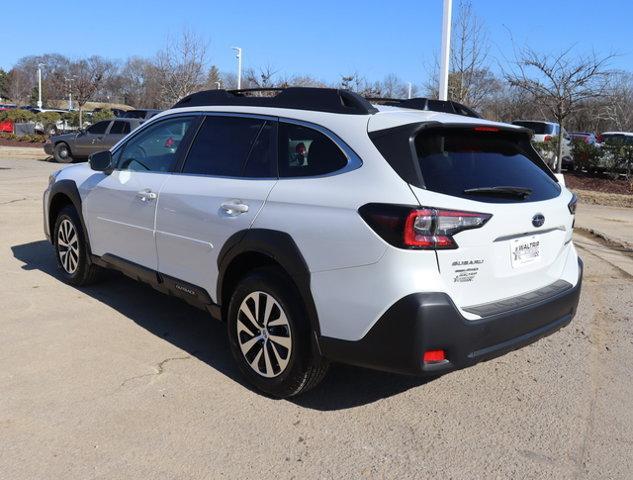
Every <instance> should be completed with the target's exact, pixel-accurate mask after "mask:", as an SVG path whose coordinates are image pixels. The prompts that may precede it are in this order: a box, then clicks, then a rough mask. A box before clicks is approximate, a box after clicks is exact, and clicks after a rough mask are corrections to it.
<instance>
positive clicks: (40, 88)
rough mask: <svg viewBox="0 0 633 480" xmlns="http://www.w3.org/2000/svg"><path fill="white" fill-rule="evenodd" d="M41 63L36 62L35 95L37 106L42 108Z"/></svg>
mask: <svg viewBox="0 0 633 480" xmlns="http://www.w3.org/2000/svg"><path fill="white" fill-rule="evenodd" d="M43 66H44V64H43V63H38V64H37V85H38V97H37V108H42V67H43Z"/></svg>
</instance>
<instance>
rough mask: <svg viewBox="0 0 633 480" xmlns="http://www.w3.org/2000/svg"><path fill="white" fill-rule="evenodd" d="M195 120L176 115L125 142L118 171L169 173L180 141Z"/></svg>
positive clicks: (174, 161)
mask: <svg viewBox="0 0 633 480" xmlns="http://www.w3.org/2000/svg"><path fill="white" fill-rule="evenodd" d="M193 121H194V119H193V118H192V117H179V118H173V119H170V120H164V121H161V122H158V123H157V124H155V125H152V126H150V127H149V128H147V129H145V130H144V131H143V132H141V133H139V134H138V135H136V136H134V137H133V138H132V139H130V141H129V142H128V143H127V144H125V146H124V147H123V151H122V153H121V155H120V157H119V159H118V162H117V165H118V169H119V170H131V171H138V172H168V171H169V170H170V169H171V168H172V167H173V165H174V164H175V163H176V161H177V159H178V155H179V153H180V146H181V142H182V140H183V139H184V137H185V135H186V133H187V131H188V130H189V128H190V126H191V124H192V123H193Z"/></svg>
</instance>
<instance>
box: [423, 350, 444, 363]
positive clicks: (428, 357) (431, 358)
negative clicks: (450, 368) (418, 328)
mask: <svg viewBox="0 0 633 480" xmlns="http://www.w3.org/2000/svg"><path fill="white" fill-rule="evenodd" d="M422 360H423V361H424V363H438V362H443V361H444V360H446V353H445V352H444V350H427V351H426V352H424V356H423V357H422Z"/></svg>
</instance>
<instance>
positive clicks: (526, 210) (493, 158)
mask: <svg viewBox="0 0 633 480" xmlns="http://www.w3.org/2000/svg"><path fill="white" fill-rule="evenodd" d="M372 139H374V143H375V144H376V145H377V146H378V148H379V150H381V153H383V156H385V155H389V154H390V152H388V151H386V150H385V148H384V146H385V145H386V143H385V139H384V138H383V139H382V143H381V139H379V138H377V136H376V135H374V136H373V137H372ZM410 139H411V141H410V142H409V145H411V148H410V151H411V152H412V155H413V156H414V157H415V158H414V162H415V168H416V169H417V173H416V172H413V174H411V172H410V173H409V177H408V178H406V179H407V180H408V181H409V183H410V185H411V188H412V190H413V192H414V194H415V195H416V197H417V199H418V201H419V203H420V206H421V207H424V208H430V209H442V210H449V211H452V212H457V213H459V212H476V213H482V214H489V215H491V216H490V217H489V218H488V219H487V220H486V221H485V223H484V224H483V225H482V226H479V227H477V228H469V229H466V230H464V231H460V232H458V233H456V234H454V235H453V236H452V240H453V241H454V244H453V245H452V246H451V247H450V248H438V249H436V255H437V261H438V268H439V271H440V275H441V277H442V278H443V280H444V283H445V285H446V289H447V293H449V294H450V296H451V298H452V299H453V301H454V302H455V303H456V304H457V306H458V307H460V308H467V307H470V306H474V305H480V304H485V303H488V302H497V301H499V300H503V299H507V298H511V297H515V296H517V295H522V294H525V293H527V292H532V291H536V290H538V289H541V288H542V287H545V286H547V285H551V284H553V283H554V282H556V281H557V280H559V279H560V276H561V273H562V271H563V268H564V266H565V261H566V257H567V254H568V252H569V249H570V245H569V243H570V240H571V230H572V222H573V216H572V214H571V213H570V210H569V208H568V204H569V202H570V200H571V199H572V195H571V193H569V192H568V191H566V190H563V189H561V188H560V186H559V184H558V183H557V181H556V178H555V177H554V175H553V174H552V173H551V171H549V169H548V168H547V167H546V166H545V165H544V163H543V162H542V160H541V159H540V158H539V157H538V155H537V154H536V153H535V152H534V150H533V148H532V147H531V145H530V142H529V135H528V134H527V133H526V132H525V131H519V130H515V129H512V128H507V129H506V128H502V127H500V128H498V127H490V126H472V125H464V124H462V125H460V126H446V125H435V126H424V125H421V126H420V128H418V129H417V130H413V131H412V132H411V136H410ZM381 147H382V148H381ZM391 153H393V152H391ZM390 163H392V162H390ZM392 165H393V163H392ZM394 168H396V169H398V168H399V167H397V165H395V166H394ZM416 175H418V178H415V177H416ZM403 178H404V177H403Z"/></svg>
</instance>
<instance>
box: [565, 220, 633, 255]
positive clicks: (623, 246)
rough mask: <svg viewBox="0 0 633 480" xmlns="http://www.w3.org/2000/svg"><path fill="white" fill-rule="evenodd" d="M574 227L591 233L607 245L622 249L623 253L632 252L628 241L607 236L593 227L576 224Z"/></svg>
mask: <svg viewBox="0 0 633 480" xmlns="http://www.w3.org/2000/svg"><path fill="white" fill-rule="evenodd" d="M574 229H575V230H580V231H581V232H584V233H587V234H589V235H593V236H594V237H597V238H599V239H600V240H602V241H603V242H605V243H606V244H607V245H608V246H610V247H613V248H615V249H617V250H619V251H622V252H624V253H633V244H631V243H628V242H625V241H622V240H615V239H613V238H611V237H609V235H607V234H605V233H603V232H601V231H599V230H595V229H593V228H585V227H581V226H578V225H576V226H575V227H574Z"/></svg>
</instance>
